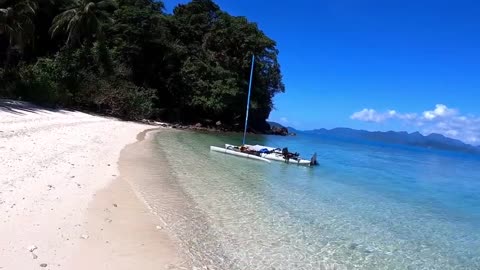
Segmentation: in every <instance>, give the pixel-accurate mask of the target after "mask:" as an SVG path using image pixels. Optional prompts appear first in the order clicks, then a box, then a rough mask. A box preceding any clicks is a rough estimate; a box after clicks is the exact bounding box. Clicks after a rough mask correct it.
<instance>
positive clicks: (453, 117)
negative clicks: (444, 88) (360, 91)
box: [350, 104, 480, 145]
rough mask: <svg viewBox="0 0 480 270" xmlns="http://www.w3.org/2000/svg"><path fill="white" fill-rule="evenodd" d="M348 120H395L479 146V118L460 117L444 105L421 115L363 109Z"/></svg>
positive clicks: (427, 132) (426, 132) (423, 130)
mask: <svg viewBox="0 0 480 270" xmlns="http://www.w3.org/2000/svg"><path fill="white" fill-rule="evenodd" d="M350 119H353V120H358V121H363V122H370V123H377V124H378V123H383V122H386V121H388V120H395V119H396V120H400V121H402V122H404V123H405V124H407V125H411V126H415V127H416V128H417V129H419V131H420V132H422V133H424V134H430V133H439V134H442V135H444V136H447V137H451V138H454V139H459V140H462V141H464V142H466V143H470V144H473V145H478V144H480V117H478V116H474V115H462V114H460V111H459V110H458V109H453V108H449V107H448V106H446V105H444V104H437V105H435V108H434V109H433V110H426V111H424V112H422V113H398V112H397V111H395V110H388V111H386V112H378V111H376V110H374V109H369V108H365V109H363V110H361V111H358V112H354V113H353V114H352V115H351V116H350Z"/></svg>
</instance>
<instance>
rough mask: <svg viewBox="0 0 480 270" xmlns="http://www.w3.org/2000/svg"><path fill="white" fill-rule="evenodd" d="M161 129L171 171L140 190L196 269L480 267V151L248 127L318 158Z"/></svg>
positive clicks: (251, 139) (270, 141)
mask: <svg viewBox="0 0 480 270" xmlns="http://www.w3.org/2000/svg"><path fill="white" fill-rule="evenodd" d="M155 136H156V137H155V138H154V140H153V143H154V144H153V148H154V151H155V155H156V156H157V158H158V159H159V162H160V161H161V162H165V163H167V164H168V166H169V167H170V168H171V171H170V172H168V175H167V174H165V173H162V172H158V178H155V177H153V178H154V179H155V180H154V181H153V182H152V183H150V186H149V187H148V189H145V191H144V192H143V193H142V194H143V196H144V198H145V200H146V202H147V203H148V204H149V205H150V206H151V207H152V209H153V210H154V211H155V213H156V214H157V215H158V216H159V218H160V219H162V220H163V221H165V223H166V224H167V225H166V226H167V227H168V229H169V230H170V231H171V232H172V233H173V234H174V235H175V236H176V238H177V240H178V241H179V242H180V243H181V245H182V246H183V248H184V249H185V250H186V251H187V253H188V256H189V257H190V258H191V259H192V261H193V264H194V265H195V266H196V267H199V268H198V269H203V268H200V267H208V269H442V270H448V269H472V270H473V269H480V157H479V156H474V155H470V154H464V153H456V152H447V151H439V150H433V149H424V148H415V147H407V146H400V145H388V144H380V143H373V142H367V141H348V140H345V139H335V138H327V137H321V136H316V135H308V134H299V135H298V136H295V137H279V136H262V135H248V138H247V141H248V143H249V144H257V143H258V144H263V145H269V146H277V147H288V148H289V149H290V150H291V151H297V152H300V153H301V154H302V156H303V157H306V158H310V156H311V155H312V154H313V153H314V152H316V153H317V155H318V161H319V163H320V165H319V166H316V167H313V168H309V167H300V166H296V165H287V164H283V163H275V162H272V163H271V164H268V163H264V162H260V161H256V160H249V159H243V158H239V157H234V156H230V155H225V154H221V153H215V152H210V150H209V146H210V145H216V146H223V144H225V143H232V144H239V142H241V135H238V134H233V135H232V134H215V133H197V132H189V131H186V132H185V131H162V132H159V133H157V134H156V135H155ZM172 194H174V195H172ZM173 204H174V205H176V207H175V208H172V207H171V205H173ZM205 269H206V268H205Z"/></svg>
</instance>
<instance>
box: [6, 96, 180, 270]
mask: <svg viewBox="0 0 480 270" xmlns="http://www.w3.org/2000/svg"><path fill="white" fill-rule="evenodd" d="M151 128H152V127H151V126H148V125H142V124H138V123H132V122H123V121H118V120H116V119H111V118H106V117H99V116H93V115H89V114H85V113H81V112H72V111H52V110H45V109H42V108H39V107H34V106H31V105H29V104H26V103H11V102H6V101H2V100H0V213H1V215H2V220H1V222H0V234H1V238H2V240H1V241H0V269H80V268H81V269H86V268H88V269H135V268H136V269H168V267H170V268H173V267H174V265H176V264H177V263H178V262H179V261H180V260H179V257H178V256H177V251H176V247H175V244H174V243H173V241H171V239H170V237H169V235H168V234H167V232H165V231H163V230H162V229H161V227H158V228H157V226H160V225H158V221H157V220H155V219H154V217H152V216H151V214H150V213H149V211H148V209H147V207H146V206H145V205H144V204H143V202H142V201H141V200H139V199H138V198H137V196H136V194H135V192H134V191H133V190H132V188H131V186H130V185H129V183H128V181H126V180H125V179H123V178H122V177H121V176H120V177H119V169H118V167H117V161H118V160H119V156H120V152H121V150H122V149H123V148H124V147H125V146H126V145H128V144H132V143H135V141H136V137H137V135H138V134H139V133H140V132H142V131H144V130H146V129H151ZM45 265H46V266H45ZM173 269H174V268H173Z"/></svg>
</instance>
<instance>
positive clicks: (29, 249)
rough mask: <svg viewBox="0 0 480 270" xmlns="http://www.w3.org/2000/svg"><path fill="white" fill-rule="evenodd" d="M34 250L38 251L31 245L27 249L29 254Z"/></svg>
mask: <svg viewBox="0 0 480 270" xmlns="http://www.w3.org/2000/svg"><path fill="white" fill-rule="evenodd" d="M36 249H38V247H37V246H35V245H31V246H29V247H28V251H30V252H34V251H35V250H36Z"/></svg>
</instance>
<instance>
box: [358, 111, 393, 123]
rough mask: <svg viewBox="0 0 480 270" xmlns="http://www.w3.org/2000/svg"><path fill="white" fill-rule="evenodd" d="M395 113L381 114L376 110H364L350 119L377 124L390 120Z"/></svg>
mask: <svg viewBox="0 0 480 270" xmlns="http://www.w3.org/2000/svg"><path fill="white" fill-rule="evenodd" d="M395 114H396V112H395V111H389V112H386V113H379V112H377V111H375V110H374V109H363V110H361V111H359V112H356V113H353V114H352V115H351V116H350V118H351V119H354V120H360V121H365V122H375V123H380V122H383V121H385V120H387V119H388V118H391V117H392V115H395Z"/></svg>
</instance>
